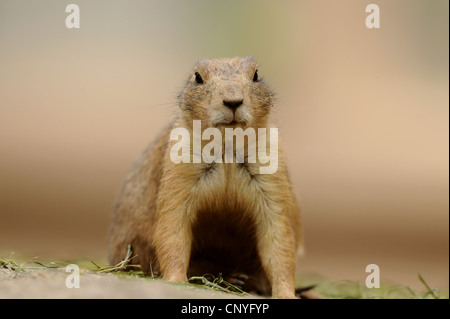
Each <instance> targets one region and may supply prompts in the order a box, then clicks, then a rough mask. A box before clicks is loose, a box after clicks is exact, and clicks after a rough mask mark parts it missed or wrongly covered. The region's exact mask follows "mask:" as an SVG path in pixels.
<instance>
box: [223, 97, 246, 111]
mask: <svg viewBox="0 0 450 319" xmlns="http://www.w3.org/2000/svg"><path fill="white" fill-rule="evenodd" d="M242 102H244V99H242V98H234V99H229V98H228V99H226V98H225V99H223V104H224V105H225V106H226V107H228V108H230V109H232V110H235V109H237V108H238V107H239V106H240V105H241V104H242Z"/></svg>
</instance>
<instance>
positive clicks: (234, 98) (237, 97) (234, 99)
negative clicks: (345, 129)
mask: <svg viewBox="0 0 450 319" xmlns="http://www.w3.org/2000/svg"><path fill="white" fill-rule="evenodd" d="M242 93H243V92H242V90H241V89H240V88H239V87H238V86H237V85H236V84H235V83H230V84H228V85H226V86H225V89H224V91H223V105H225V106H226V107H228V108H230V109H231V110H233V111H234V110H236V109H237V108H238V107H239V106H241V105H242V103H243V102H244V97H243V94H242Z"/></svg>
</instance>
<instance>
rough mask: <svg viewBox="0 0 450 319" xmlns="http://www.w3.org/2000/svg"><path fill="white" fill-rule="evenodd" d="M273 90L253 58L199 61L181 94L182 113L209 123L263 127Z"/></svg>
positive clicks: (214, 125) (191, 118)
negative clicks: (263, 78) (260, 74)
mask: <svg viewBox="0 0 450 319" xmlns="http://www.w3.org/2000/svg"><path fill="white" fill-rule="evenodd" d="M272 97H273V94H272V92H271V91H270V89H269V88H268V86H267V85H266V84H265V83H264V81H263V80H262V79H261V78H260V77H259V74H258V66H257V64H256V62H255V61H254V60H253V59H252V58H250V57H246V58H240V57H236V58H232V59H213V60H202V61H199V62H198V63H197V64H196V65H195V67H194V69H193V70H192V72H191V74H190V76H189V78H188V80H187V82H186V85H185V87H184V89H183V90H182V92H181V93H180V95H179V103H180V104H179V106H180V108H181V112H182V116H183V117H184V118H185V119H187V120H190V121H192V120H201V121H202V123H203V124H205V126H208V127H234V126H239V127H243V128H245V127H263V126H265V125H266V123H267V119H268V116H269V114H270V110H271V108H272V105H273V102H272Z"/></svg>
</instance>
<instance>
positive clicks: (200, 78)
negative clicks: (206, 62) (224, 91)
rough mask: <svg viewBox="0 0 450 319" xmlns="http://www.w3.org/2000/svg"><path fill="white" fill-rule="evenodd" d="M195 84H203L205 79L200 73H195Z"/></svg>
mask: <svg viewBox="0 0 450 319" xmlns="http://www.w3.org/2000/svg"><path fill="white" fill-rule="evenodd" d="M195 82H197V83H198V84H203V78H202V76H201V75H200V73H198V72H195Z"/></svg>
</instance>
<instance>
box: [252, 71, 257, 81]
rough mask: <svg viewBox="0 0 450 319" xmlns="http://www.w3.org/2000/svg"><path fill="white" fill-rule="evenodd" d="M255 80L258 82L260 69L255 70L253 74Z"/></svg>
mask: <svg viewBox="0 0 450 319" xmlns="http://www.w3.org/2000/svg"><path fill="white" fill-rule="evenodd" d="M253 82H258V70H256V71H255V74H253Z"/></svg>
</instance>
